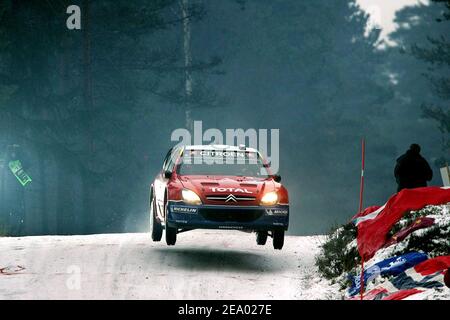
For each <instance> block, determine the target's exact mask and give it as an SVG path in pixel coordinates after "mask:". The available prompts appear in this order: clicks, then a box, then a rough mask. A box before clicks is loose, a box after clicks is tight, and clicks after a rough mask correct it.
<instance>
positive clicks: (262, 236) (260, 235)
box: [256, 231, 267, 246]
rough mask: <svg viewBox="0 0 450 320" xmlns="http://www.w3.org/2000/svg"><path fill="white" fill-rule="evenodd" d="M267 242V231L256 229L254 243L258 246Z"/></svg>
mask: <svg viewBox="0 0 450 320" xmlns="http://www.w3.org/2000/svg"><path fill="white" fill-rule="evenodd" d="M266 242H267V232H266V231H258V232H256V243H257V244H258V245H259V246H263V245H265V244H266Z"/></svg>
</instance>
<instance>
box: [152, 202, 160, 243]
mask: <svg viewBox="0 0 450 320" xmlns="http://www.w3.org/2000/svg"><path fill="white" fill-rule="evenodd" d="M150 208H151V209H150V232H151V234H152V240H153V241H155V242H158V241H161V238H162V234H163V227H162V225H161V222H159V221H158V219H156V216H155V214H156V207H155V200H154V199H153V200H152V202H151V205H150Z"/></svg>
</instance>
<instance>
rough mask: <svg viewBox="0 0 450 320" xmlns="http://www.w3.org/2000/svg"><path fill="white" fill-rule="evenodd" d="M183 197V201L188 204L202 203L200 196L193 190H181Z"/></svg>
mask: <svg viewBox="0 0 450 320" xmlns="http://www.w3.org/2000/svg"><path fill="white" fill-rule="evenodd" d="M181 197H182V198H183V201H184V202H186V203H188V204H197V205H198V204H202V200H200V197H199V196H198V195H197V194H196V193H195V192H194V191H192V190H189V189H183V190H182V191H181Z"/></svg>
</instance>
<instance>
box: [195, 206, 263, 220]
mask: <svg viewBox="0 0 450 320" xmlns="http://www.w3.org/2000/svg"><path fill="white" fill-rule="evenodd" d="M199 213H200V214H201V215H202V216H203V217H204V218H205V219H207V220H210V221H216V222H250V221H254V220H256V219H258V218H260V217H261V216H262V214H263V210H261V209H237V208H236V209H221V208H217V209H216V208H202V209H200V212H199Z"/></svg>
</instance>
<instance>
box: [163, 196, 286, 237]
mask: <svg viewBox="0 0 450 320" xmlns="http://www.w3.org/2000/svg"><path fill="white" fill-rule="evenodd" d="M167 214H168V215H167V223H168V225H169V226H170V227H174V228H178V229H236V230H252V231H269V230H276V229H283V230H287V229H288V226H289V205H276V206H272V207H263V206H232V205H229V206H227V205H199V206H192V205H186V204H185V203H183V202H178V201H169V203H168V212H167Z"/></svg>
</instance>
